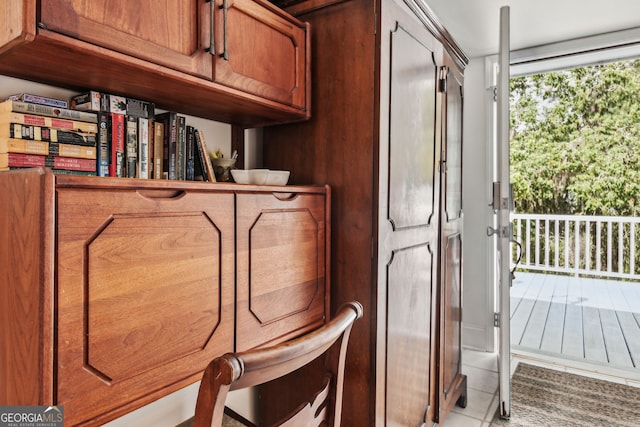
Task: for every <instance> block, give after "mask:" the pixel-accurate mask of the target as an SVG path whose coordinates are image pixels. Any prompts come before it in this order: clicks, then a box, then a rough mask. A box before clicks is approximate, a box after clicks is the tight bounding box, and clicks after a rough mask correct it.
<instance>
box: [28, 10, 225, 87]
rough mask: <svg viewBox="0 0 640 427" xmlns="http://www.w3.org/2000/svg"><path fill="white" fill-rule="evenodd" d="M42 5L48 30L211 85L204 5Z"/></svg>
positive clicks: (42, 16)
mask: <svg viewBox="0 0 640 427" xmlns="http://www.w3.org/2000/svg"><path fill="white" fill-rule="evenodd" d="M131 4H132V3H131V2H130V1H128V0H42V2H41V6H40V21H41V22H42V24H43V25H44V27H45V28H47V29H48V30H52V31H56V32H59V33H61V34H65V35H67V36H69V37H73V38H76V39H78V40H82V41H85V42H88V43H91V44H94V45H96V46H100V47H103V48H106V49H109V50H113V51H116V52H121V53H124V54H126V55H130V56H132V57H134V58H140V59H144V60H146V61H149V62H153V63H155V64H159V65H162V66H165V67H169V68H172V69H175V70H178V71H182V72H185V73H189V74H193V75H196V76H200V77H203V78H206V79H209V80H211V78H212V70H213V66H212V64H213V59H212V57H211V55H210V54H209V53H208V52H207V51H206V47H207V46H208V45H207V43H208V38H207V40H206V41H205V40H203V39H204V38H205V37H206V35H205V34H208V31H209V30H208V28H209V22H210V12H209V10H210V8H209V6H208V4H207V3H206V2H205V0H137V1H136V2H135V9H136V11H135V13H133V12H132V11H131Z"/></svg>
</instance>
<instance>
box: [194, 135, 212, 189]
mask: <svg viewBox="0 0 640 427" xmlns="http://www.w3.org/2000/svg"><path fill="white" fill-rule="evenodd" d="M193 151H194V156H193V157H194V162H193V176H194V180H202V181H208V180H209V179H208V178H207V169H206V166H205V164H204V158H203V157H202V149H201V147H200V142H199V140H198V130H197V129H195V128H194V129H193Z"/></svg>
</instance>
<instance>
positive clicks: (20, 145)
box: [0, 138, 96, 161]
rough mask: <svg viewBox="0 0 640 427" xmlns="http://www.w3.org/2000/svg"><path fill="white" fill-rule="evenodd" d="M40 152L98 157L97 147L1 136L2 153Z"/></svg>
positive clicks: (79, 156) (55, 154) (67, 155)
mask: <svg viewBox="0 0 640 427" xmlns="http://www.w3.org/2000/svg"><path fill="white" fill-rule="evenodd" d="M7 152H8V153H23V154H40V155H44V156H46V155H50V156H62V157H78V158H83V159H93V160H94V161H95V159H96V147H85V146H82V145H73V144H61V143H59V142H44V141H29V140H27V139H15V138H0V153H7Z"/></svg>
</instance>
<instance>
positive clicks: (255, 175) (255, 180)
mask: <svg viewBox="0 0 640 427" xmlns="http://www.w3.org/2000/svg"><path fill="white" fill-rule="evenodd" d="M249 177H250V178H249V181H250V182H251V184H257V185H264V184H265V183H266V182H267V178H268V177H269V169H250V170H249Z"/></svg>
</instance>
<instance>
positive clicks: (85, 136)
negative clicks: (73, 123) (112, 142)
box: [0, 123, 96, 147]
mask: <svg viewBox="0 0 640 427" xmlns="http://www.w3.org/2000/svg"><path fill="white" fill-rule="evenodd" d="M0 138H15V139H30V140H34V141H46V142H61V143H63V144H76V145H86V146H90V147H92V146H95V145H96V135H95V134H92V133H82V132H74V131H66V130H60V129H53V128H48V127H42V126H32V125H21V124H20V123H3V124H0Z"/></svg>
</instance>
